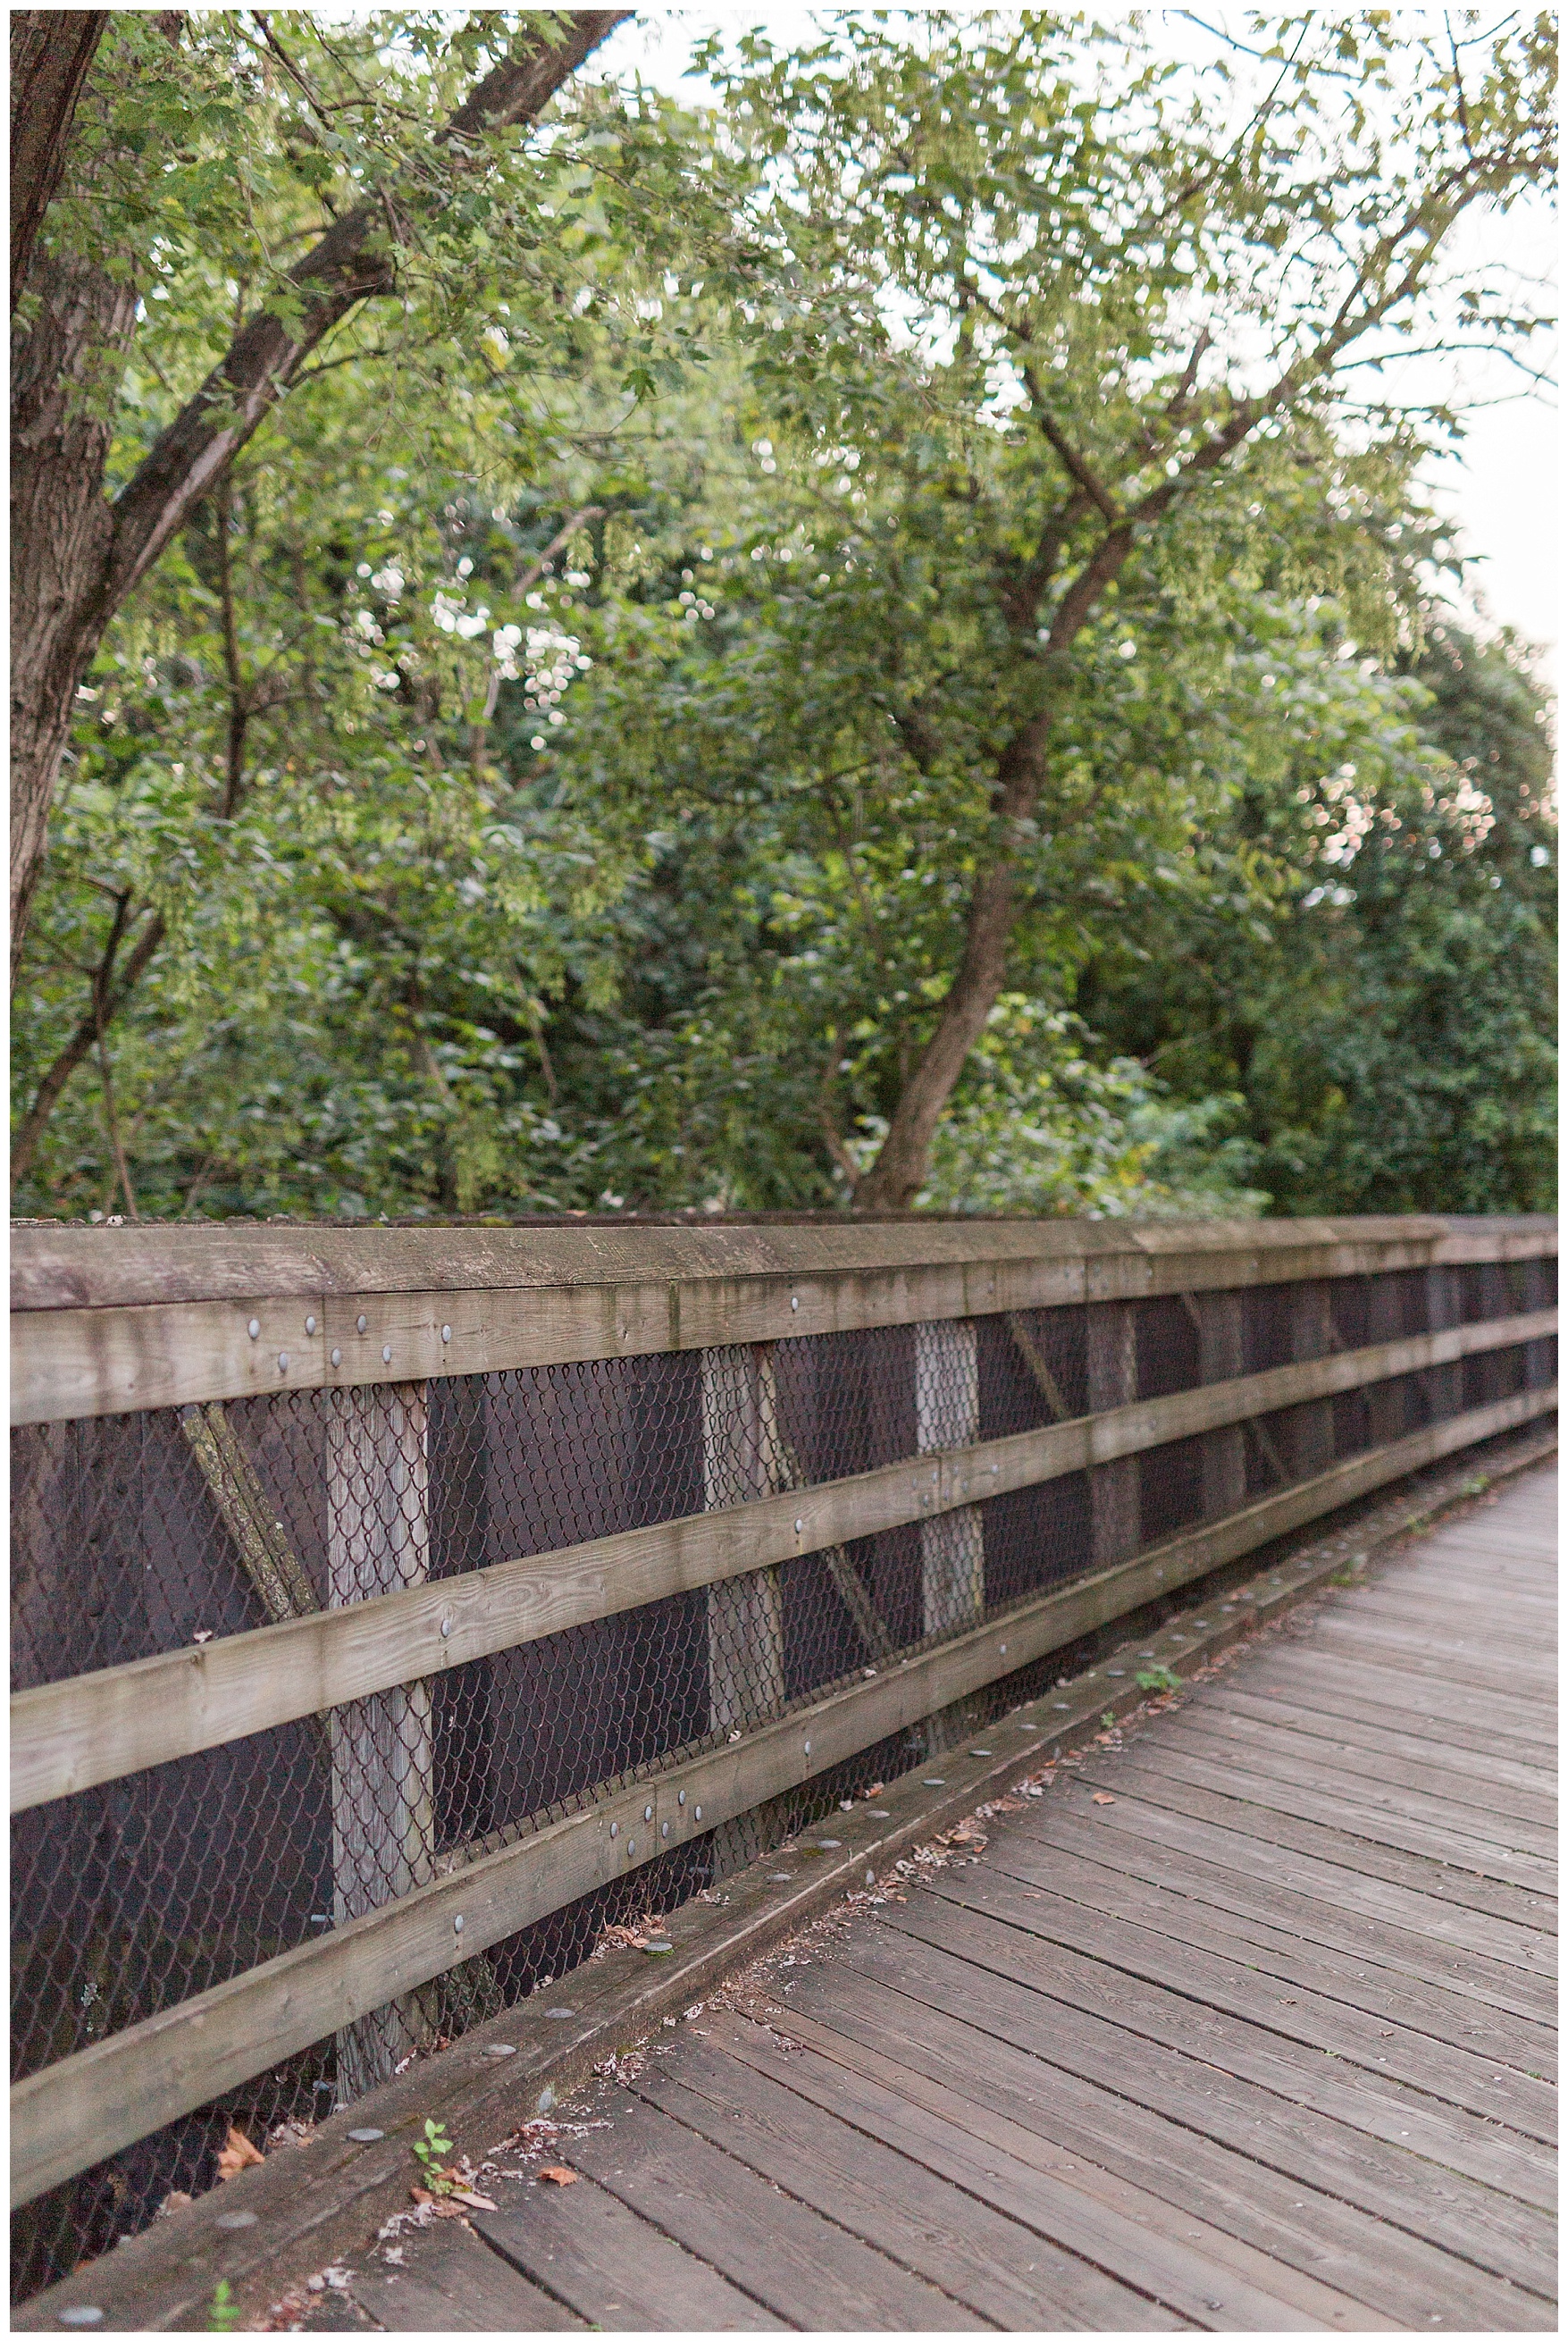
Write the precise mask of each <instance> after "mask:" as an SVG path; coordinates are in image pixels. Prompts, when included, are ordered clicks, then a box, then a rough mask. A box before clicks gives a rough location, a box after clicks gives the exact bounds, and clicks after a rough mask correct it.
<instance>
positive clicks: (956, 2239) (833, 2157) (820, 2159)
mask: <svg viewBox="0 0 1568 2342" xmlns="http://www.w3.org/2000/svg"><path fill="white" fill-rule="evenodd" d="M750 2029H751V2030H753V2031H755V2030H757V2028H755V2027H752V2028H750ZM712 2030H713V2033H714V2035H715V2036H716V2037H717V2041H718V2042H719V2043H720V2044H722V2047H702V2046H700V2045H697V2044H693V2045H691V2046H690V2047H684V2049H683V2055H682V2057H681V2061H680V2067H679V2079H678V2080H677V2079H675V2078H674V2077H671V2078H668V2079H665V2078H663V2077H660V2078H658V2079H655V2080H652V2081H650V2080H648V2079H647V2078H646V2077H644V2078H643V2079H641V2080H640V2081H639V2083H638V2085H637V2087H638V2091H639V2094H640V2095H641V2096H643V2097H647V2098H649V2099H651V2101H652V2102H653V2104H654V2105H655V2106H657V2107H663V2108H664V2110H665V2112H666V2113H669V2114H672V2115H674V2116H675V2117H677V2118H678V2119H679V2120H680V2121H682V2122H684V2124H686V2126H687V2127H688V2128H690V2129H694V2130H697V2131H701V2132H702V2133H703V2134H704V2137H707V2138H709V2139H711V2140H712V2141H713V2142H714V2144H715V2145H717V2146H720V2147H724V2150H725V2151H726V2153H728V2154H731V2155H734V2156H735V2157H738V2159H739V2160H740V2161H742V2162H744V2163H745V2164H747V2165H748V2166H749V2167H750V2168H751V2169H752V2170H753V2171H754V2172H756V2173H757V2174H758V2175H759V2177H764V2178H765V2179H768V2180H770V2181H772V2182H773V2183H774V2184H775V2185H777V2186H780V2187H784V2188H785V2189H787V2190H788V2191H789V2192H790V2193H791V2194H792V2195H795V2196H804V2197H805V2200H807V2201H809V2202H810V2203H812V2204H813V2206H814V2208H815V2209H817V2210H819V2211H822V2212H824V2213H825V2214H827V2216H828V2217H830V2218H832V2219H834V2220H835V2221H837V2222H838V2223H839V2225H840V2226H841V2227H847V2228H850V2229H851V2230H852V2231H853V2233H854V2235H856V2236H858V2237H862V2238H863V2239H864V2240H865V2241H866V2242H867V2243H870V2244H873V2245H874V2246H875V2247H877V2249H878V2250H879V2251H882V2252H884V2253H887V2254H890V2255H891V2256H892V2257H894V2259H895V2260H898V2261H900V2262H901V2263H902V2264H903V2265H904V2267H905V2268H907V2269H911V2270H914V2271H916V2272H917V2273H919V2274H921V2275H923V2276H925V2277H929V2278H931V2279H932V2281H933V2282H934V2283H936V2284H938V2285H940V2286H941V2287H942V2288H943V2290H944V2292H946V2293H949V2294H951V2295H953V2296H954V2298H955V2299H957V2300H959V2301H962V2302H964V2303H965V2304H966V2305H967V2307H969V2308H971V2309H973V2310H974V2311H975V2312H976V2313H977V2314H978V2315H979V2316H980V2317H986V2318H989V2319H990V2320H991V2321H992V2322H993V2324H994V2325H998V2326H1004V2327H1023V2328H1024V2329H1028V2328H1031V2327H1101V2328H1104V2327H1111V2328H1112V2329H1113V2330H1114V2328H1115V2327H1118V2326H1124V2327H1139V2326H1142V2325H1144V2323H1145V2322H1146V2319H1147V2317H1148V2316H1149V2314H1150V2312H1151V2310H1153V2312H1154V2317H1155V2319H1156V2321H1157V2322H1158V2323H1159V2324H1160V2325H1161V2326H1162V2327H1175V2326H1177V2325H1178V2324H1179V2323H1180V2322H1181V2319H1180V2317H1179V2316H1169V2315H1167V2316H1164V2317H1161V2315H1160V2310H1159V2309H1158V2308H1155V2307H1154V2304H1156V2303H1159V2304H1161V2306H1162V2307H1164V2309H1165V2310H1167V2311H1169V2310H1171V2309H1174V2310H1176V2311H1177V2312H1181V2311H1182V2310H1183V2308H1185V2310H1186V2312H1187V2314H1188V2315H1192V2314H1193V2312H1194V2311H1196V2312H1197V2314H1198V2316H1199V2322H1200V2323H1201V2322H1202V2315H1201V2307H1202V2302H1203V2298H1204V2296H1203V2293H1202V2292H1201V2290H1200V2287H1202V2286H1203V2285H1205V2284H1206V2287H1207V2294H1208V2296H1210V2297H1212V2296H1213V2292H1214V2290H1215V2284H1214V2277H1215V2272H1214V2271H1213V2269H1212V2268H1210V2267H1207V2265H1200V2264H1199V2263H1198V2257H1197V2256H1196V2255H1195V2254H1194V2255H1190V2256H1189V2257H1188V2265H1187V2267H1184V2268H1180V2269H1178V2270H1177V2271H1176V2272H1175V2273H1174V2275H1173V2274H1172V2273H1171V2272H1169V2271H1167V2270H1165V2269H1164V2268H1161V2267H1156V2266H1155V2265H1154V2256H1153V2255H1152V2254H1151V2252H1150V2250H1149V2239H1148V2237H1146V2236H1145V2237H1142V2239H1136V2238H1134V2240H1133V2241H1132V2243H1131V2244H1129V2242H1128V2240H1127V2238H1126V2237H1124V2235H1123V2234H1121V2233H1120V2231H1122V2230H1125V2229H1127V2228H1128V2227H1130V2224H1129V2223H1127V2222H1126V2221H1125V2220H1120V2221H1118V2220H1117V2219H1116V2218H1115V2217H1114V2216H1112V2217H1106V2216H1105V2214H1104V2209H1103V2207H1100V2206H1099V2205H1097V2204H1095V2203H1094V2201H1093V2199H1092V2198H1088V2197H1083V2196H1080V2195H1078V2194H1077V2193H1075V2191H1074V2189H1073V2188H1072V2187H1071V2186H1066V2187H1064V2186H1063V2185H1062V2184H1061V2179H1060V2176H1059V2175H1058V2176H1057V2177H1056V2178H1055V2181H1054V2184H1048V2183H1047V2182H1046V2181H1044V2179H1043V2178H1042V2177H1041V2175H1040V2174H1039V2173H1038V2172H1036V2171H1034V2170H1031V2169H1028V2168H1027V2167H1018V2171H1017V2172H1011V2171H1006V2170H1003V2169H1000V2168H998V2167H996V2159H995V2158H992V2159H991V2160H990V2161H988V2164H987V2167H986V2169H985V2170H984V2172H980V2171H978V2170H977V2167H976V2166H975V2164H974V2156H973V2142H972V2141H969V2140H963V2142H962V2145H963V2147H967V2148H968V2149H969V2150H970V2151H969V2153H968V2154H967V2156H965V2155H964V2154H963V2153H962V2152H961V2153H960V2154H959V2155H958V2156H956V2157H944V2155H943V2154H942V2152H941V2147H942V2142H943V2136H944V2132H945V2131H946V2130H947V2129H948V2128H949V2126H945V2125H944V2124H942V2123H940V2122H934V2121H933V2120H932V2118H931V2117H929V2116H925V2117H921V2118H920V2120H919V2121H918V2122H916V2121H914V2120H913V2119H912V2117H910V2115H909V2111H908V2109H907V2108H904V2107H903V2106H902V2102H901V2101H899V2100H897V2099H895V2098H893V2097H891V2096H888V2097H887V2102H886V2104H885V2105H881V2106H876V2105H874V2106H870V2107H868V2106H867V2105H866V2104H865V2103H864V2100H862V2101H861V2102H856V2101H855V2100H854V2098H853V2097H852V2096H850V2095H849V2094H848V2093H846V2092H842V2091H841V2092H839V2093H836V2094H834V2093H832V2092H827V2091H822V2090H819V2091H817V2092H814V2093H811V2094H809V2097H802V2095H801V2094H800V2093H799V2092H798V2091H797V2090H796V2089H795V2088H794V2087H793V2083H792V2086H791V2087H785V2084H786V2081H791V2077H789V2076H788V2075H785V2074H778V2073H771V2074H770V2073H769V2072H768V2071H767V2070H765V2068H764V2067H759V2065H758V2063H757V2061H756V2060H754V2059H750V2058H747V2057H744V2054H743V2055H742V2056H740V2057H737V2056H735V2055H734V2049H735V2047H737V2046H738V2044H737V2039H736V2036H737V2031H738V2021H737V2020H734V2019H728V2020H725V2019H720V2020H719V2021H718V2022H717V2023H715V2025H714V2027H713V2028H712ZM769 2038H771V2037H768V2036H765V2035H764V2039H769ZM726 2050H727V2051H729V2052H731V2054H729V2055H725V2054H724V2052H725V2051H726ZM781 2054H782V2053H781ZM779 2062H780V2057H778V2056H775V2059H774V2065H775V2067H777V2066H778V2064H779ZM846 2117H847V2118H846ZM901 2117H902V2118H901ZM960 2136H961V2135H960ZM1002 2160H1003V2161H1005V2160H1006V2158H1002ZM954 2163H956V2164H957V2165H958V2167H959V2168H960V2170H961V2171H962V2172H963V2173H964V2176H965V2178H966V2181H967V2186H966V2187H963V2186H958V2185H954V2177H953V2170H952V2165H953V2164H954ZM1139 2242H1141V2244H1142V2247H1143V2249H1142V2252H1141V2253H1140V2252H1139V2250H1138V2249H1137V2247H1138V2244H1139ZM1053 2247H1054V2249H1052V2248H1053ZM1063 2247H1066V2249H1065V2250H1064V2249H1063ZM1086 2251H1087V2252H1089V2253H1093V2254H1094V2255H1095V2258H1094V2259H1090V2258H1088V2257H1078V2258H1073V2257H1070V2256H1071V2255H1072V2254H1073V2253H1074V2252H1076V2253H1077V2254H1078V2255H1079V2256H1084V2255H1085V2252H1086ZM1129 2261H1131V2262H1132V2263H1133V2264H1134V2269H1135V2272H1136V2275H1137V2276H1138V2277H1141V2278H1142V2279H1144V2291H1143V2293H1139V2292H1136V2291H1134V2290H1132V2289H1131V2288H1130V2286H1129V2284H1127V2283H1124V2282H1120V2281H1118V2279H1119V2277H1120V2276H1124V2275H1125V2274H1126V2271H1125V2268H1124V2267H1122V2268H1119V2267H1118V2263H1119V2262H1120V2263H1122V2264H1125V2263H1127V2262H1129ZM1104 2270H1110V2271H1112V2272H1113V2274H1111V2275H1105V2274H1103V2273H1102V2272H1103V2271H1104ZM1245 2290H1246V2291H1247V2293H1248V2294H1249V2297H1250V2298H1249V2300H1248V2302H1247V2304H1246V2307H1248V2308H1253V2307H1258V2306H1259V2304H1258V2300H1257V2297H1256V2295H1255V2293H1253V2289H1252V2288H1250V2287H1249V2288H1245ZM1145 2296H1147V2297H1145ZM1238 2306H1240V2305H1238ZM1276 2306H1277V2305H1276Z"/></svg>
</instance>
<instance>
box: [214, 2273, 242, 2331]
mask: <svg viewBox="0 0 1568 2342" xmlns="http://www.w3.org/2000/svg"><path fill="white" fill-rule="evenodd" d="M239 2322H240V2306H239V2303H238V2302H237V2301H236V2300H235V2297H234V2290H233V2287H231V2286H230V2284H229V2281H228V2279H227V2277H219V2279H218V2281H217V2284H216V2286H215V2287H214V2289H213V2297H212V2300H211V2302H210V2303H209V2304H208V2307H207V2332H208V2333H209V2334H233V2333H234V2332H235V2330H236V2328H237V2327H238V2325H239Z"/></svg>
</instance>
